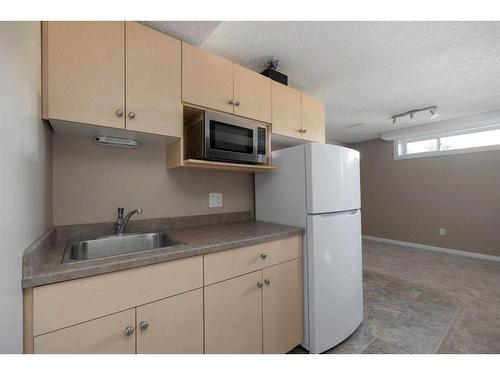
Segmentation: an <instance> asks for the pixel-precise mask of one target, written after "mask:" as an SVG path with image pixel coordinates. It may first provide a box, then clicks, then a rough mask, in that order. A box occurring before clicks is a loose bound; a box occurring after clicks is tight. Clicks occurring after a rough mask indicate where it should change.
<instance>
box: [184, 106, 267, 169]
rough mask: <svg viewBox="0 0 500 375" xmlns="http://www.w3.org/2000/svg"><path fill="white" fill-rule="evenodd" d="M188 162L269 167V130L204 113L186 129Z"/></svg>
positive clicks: (260, 126) (189, 123) (228, 116)
mask: <svg viewBox="0 0 500 375" xmlns="http://www.w3.org/2000/svg"><path fill="white" fill-rule="evenodd" d="M184 139H185V144H184V150H185V153H186V155H185V156H186V159H204V160H214V161H225V162H230V163H249V164H266V163H267V149H268V148H267V126H266V125H264V124H259V123H257V122H254V121H250V120H246V119H243V118H239V117H235V116H231V115H224V114H221V113H216V112H211V111H206V110H205V111H201V112H200V113H199V114H198V115H196V116H194V117H193V118H191V119H189V120H188V121H187V123H186V126H185V136H184Z"/></svg>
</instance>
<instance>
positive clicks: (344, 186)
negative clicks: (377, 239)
mask: <svg viewBox="0 0 500 375" xmlns="http://www.w3.org/2000/svg"><path fill="white" fill-rule="evenodd" d="M272 162H273V165H274V166H275V167H277V170H276V171H275V172H270V173H260V174H256V175H255V214H256V219H257V220H259V221H267V222H272V223H279V224H285V225H293V226H298V227H302V228H304V229H305V236H304V243H303V265H304V272H303V275H304V283H303V287H304V342H303V344H302V346H304V347H305V348H306V349H308V350H309V352H310V353H321V352H324V351H326V350H328V349H330V348H332V347H334V346H335V345H337V344H339V343H340V342H342V341H343V340H345V339H346V338H347V337H349V336H350V335H351V334H352V333H353V332H354V331H355V330H356V328H357V327H358V326H359V325H360V323H361V321H362V320H363V280H362V278H363V276H362V254H361V211H360V208H361V200H360V181H359V178H360V175H359V153H358V152H357V151H355V150H351V149H349V148H346V147H340V146H334V145H322V144H315V143H308V144H303V145H299V146H295V147H290V148H286V149H282V150H278V151H274V152H273V153H272Z"/></svg>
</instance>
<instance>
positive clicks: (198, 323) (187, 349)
mask: <svg viewBox="0 0 500 375" xmlns="http://www.w3.org/2000/svg"><path fill="white" fill-rule="evenodd" d="M137 353H160V354H161V353H163V354H202V353H203V289H197V290H193V291H191V292H187V293H183V294H179V295H177V296H174V297H170V298H167V299H163V300H160V301H157V302H153V303H149V304H147V305H143V306H139V307H138V308H137Z"/></svg>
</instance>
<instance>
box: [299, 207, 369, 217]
mask: <svg viewBox="0 0 500 375" xmlns="http://www.w3.org/2000/svg"><path fill="white" fill-rule="evenodd" d="M359 211H360V209H359V208H355V209H354V210H345V211H337V212H326V213H320V214H312V215H311V214H309V215H311V216H320V217H327V216H340V215H356V214H357V213H358V212H359Z"/></svg>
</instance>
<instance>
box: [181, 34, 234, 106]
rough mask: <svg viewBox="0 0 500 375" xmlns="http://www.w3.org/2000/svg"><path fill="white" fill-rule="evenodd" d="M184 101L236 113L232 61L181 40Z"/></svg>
mask: <svg viewBox="0 0 500 375" xmlns="http://www.w3.org/2000/svg"><path fill="white" fill-rule="evenodd" d="M182 101H184V102H186V103H190V104H195V105H199V106H202V107H207V108H212V109H216V110H218V111H222V112H228V113H233V63H232V62H231V61H228V60H225V59H223V58H221V57H219V56H216V55H213V54H211V53H208V52H205V51H202V50H201V49H199V48H196V47H193V46H191V45H189V44H187V43H182Z"/></svg>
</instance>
